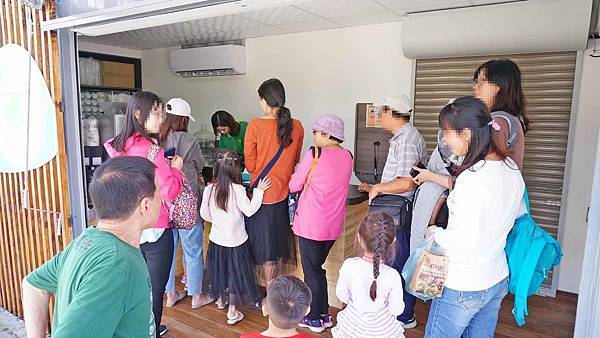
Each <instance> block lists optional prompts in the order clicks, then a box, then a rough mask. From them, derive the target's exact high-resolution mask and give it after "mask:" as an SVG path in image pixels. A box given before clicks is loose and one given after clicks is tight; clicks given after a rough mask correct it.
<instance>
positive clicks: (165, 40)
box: [80, 0, 507, 50]
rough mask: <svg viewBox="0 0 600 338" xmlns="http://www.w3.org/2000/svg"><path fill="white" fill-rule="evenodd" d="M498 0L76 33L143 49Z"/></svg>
mask: <svg viewBox="0 0 600 338" xmlns="http://www.w3.org/2000/svg"><path fill="white" fill-rule="evenodd" d="M503 2H507V0H469V1H467V0H316V1H315V0H301V1H294V2H292V3H293V4H292V5H290V2H284V4H285V6H281V7H274V8H267V9H261V10H254V11H252V10H250V11H246V12H242V13H236V14H229V15H224V16H217V17H210V18H203V19H198V20H193V21H188V22H182V23H175V24H169V25H162V26H155V27H151V28H144V29H137V30H132V31H126V32H120V33H114V34H109V35H103V36H96V37H90V36H81V37H80V39H81V40H82V41H86V42H93V43H98V44H104V45H111V46H118V47H126V48H131V49H141V50H143V49H154V48H165V47H176V46H182V45H200V44H207V43H217V42H224V41H233V40H240V39H246V38H253V37H259V36H268V35H279V34H286V33H296V32H305V31H316V30H323V29H332V28H342V27H350V26H361V25H370V24H377V23H384V22H393V21H401V18H402V16H403V15H405V14H406V13H410V12H416V11H428V10H439V9H447V8H456V7H470V6H476V5H487V4H497V3H503Z"/></svg>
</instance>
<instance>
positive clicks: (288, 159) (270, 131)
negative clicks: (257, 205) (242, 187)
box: [244, 118, 304, 204]
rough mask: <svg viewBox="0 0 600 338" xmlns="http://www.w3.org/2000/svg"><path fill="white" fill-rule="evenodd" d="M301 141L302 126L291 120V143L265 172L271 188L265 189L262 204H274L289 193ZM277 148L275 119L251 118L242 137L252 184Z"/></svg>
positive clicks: (302, 139) (300, 148)
mask: <svg viewBox="0 0 600 338" xmlns="http://www.w3.org/2000/svg"><path fill="white" fill-rule="evenodd" d="M303 142H304V128H303V127H302V123H300V121H298V120H296V119H293V123H292V143H291V144H290V145H289V146H288V147H287V148H285V149H284V150H283V152H282V153H281V156H280V157H279V159H278V160H277V162H276V163H275V165H274V166H273V168H272V169H271V171H269V173H268V174H267V177H269V178H270V179H271V181H272V183H271V188H270V189H268V190H267V191H265V195H264V197H263V204H274V203H277V202H281V201H283V200H284V199H286V198H287V196H288V194H289V192H290V190H289V188H288V184H289V182H290V179H291V177H292V174H293V173H294V168H295V167H296V164H297V163H298V161H299V160H300V152H301V151H302V144H303ZM278 149H279V140H278V138H277V121H276V120H275V119H262V118H257V119H254V120H252V121H250V123H249V124H248V128H247V129H246V138H245V140H244V159H245V165H246V169H248V172H249V173H250V175H251V176H252V183H254V180H255V179H256V178H257V177H258V176H259V175H260V173H261V172H262V171H263V169H264V168H265V167H266V166H267V164H268V163H269V162H270V161H271V160H272V159H273V157H275V154H276V153H277V150H278Z"/></svg>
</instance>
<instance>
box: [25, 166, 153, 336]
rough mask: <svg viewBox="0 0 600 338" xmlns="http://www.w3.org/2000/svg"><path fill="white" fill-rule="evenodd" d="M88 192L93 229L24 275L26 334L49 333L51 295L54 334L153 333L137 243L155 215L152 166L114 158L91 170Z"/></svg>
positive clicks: (145, 277)
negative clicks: (93, 214) (52, 299)
mask: <svg viewBox="0 0 600 338" xmlns="http://www.w3.org/2000/svg"><path fill="white" fill-rule="evenodd" d="M89 189H90V196H91V199H92V203H93V205H94V209H95V211H96V215H97V216H98V219H99V221H98V225H97V226H96V228H88V229H87V230H86V231H85V232H84V233H83V234H81V235H80V236H79V237H77V238H76V239H75V240H74V241H73V242H72V243H71V244H70V245H69V246H67V248H66V249H65V250H64V251H62V252H60V253H59V254H57V255H56V256H54V257H53V258H51V259H50V260H49V261H48V262H46V263H45V264H44V265H42V266H41V267H39V268H38V269H37V270H35V271H33V272H32V273H30V274H29V275H28V276H27V277H25V279H23V307H24V314H25V316H24V317H25V327H26V329H27V336H28V337H29V338H42V337H46V327H47V318H48V301H49V299H50V294H51V293H53V294H55V296H56V301H55V307H54V319H53V321H52V329H51V331H52V337H53V338H60V337H94V338H95V337H98V338H100V337H123V338H125V337H127V338H130V337H139V338H141V337H144V338H147V337H155V336H156V335H155V331H156V329H155V324H154V318H153V316H152V300H151V294H150V292H151V291H150V290H151V287H150V276H149V275H148V268H147V267H146V263H145V261H144V258H143V257H142V253H141V251H140V248H139V241H140V235H141V233H142V230H144V229H146V228H150V227H152V225H153V224H155V223H156V221H157V219H158V215H159V213H160V205H161V199H160V195H159V189H157V183H156V180H155V176H154V164H152V162H150V161H148V160H147V159H145V158H143V157H134V156H131V157H129V156H123V157H117V158H114V159H111V160H109V161H107V162H106V163H104V164H103V165H102V166H100V167H99V168H98V169H96V172H95V174H94V179H93V180H92V183H91V184H90V187H89Z"/></svg>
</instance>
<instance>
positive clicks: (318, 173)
mask: <svg viewBox="0 0 600 338" xmlns="http://www.w3.org/2000/svg"><path fill="white" fill-rule="evenodd" d="M312 162H313V153H312V151H311V150H309V151H307V152H306V153H305V154H304V157H303V158H302V161H300V164H298V168H297V169H296V172H295V173H294V174H293V175H292V179H291V181H290V184H289V187H290V191H291V192H297V191H300V190H303V188H304V183H305V182H306V177H307V176H308V172H309V171H310V168H311V166H312ZM351 175H352V155H351V154H350V152H349V151H348V150H346V149H343V148H340V149H336V148H322V149H321V156H320V157H319V159H318V161H317V166H316V167H315V170H314V171H313V174H312V178H311V181H310V185H309V186H308V189H305V190H304V191H303V192H302V195H301V196H300V200H299V202H298V208H297V209H296V215H295V216H294V227H293V230H294V233H295V234H296V235H297V236H300V237H304V238H307V239H312V240H314V241H332V240H333V241H334V240H337V239H338V238H339V237H340V235H341V234H342V231H343V230H344V218H345V216H346V199H347V198H348V190H349V188H350V176H351Z"/></svg>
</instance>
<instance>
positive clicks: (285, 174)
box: [244, 79, 304, 284]
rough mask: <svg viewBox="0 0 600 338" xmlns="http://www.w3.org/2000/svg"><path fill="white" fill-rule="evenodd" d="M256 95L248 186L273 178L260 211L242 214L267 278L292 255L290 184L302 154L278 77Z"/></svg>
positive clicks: (247, 152) (247, 154)
mask: <svg viewBox="0 0 600 338" xmlns="http://www.w3.org/2000/svg"><path fill="white" fill-rule="evenodd" d="M258 96H259V97H260V106H261V108H262V110H263V112H264V116H262V117H259V118H255V119H253V120H252V121H250V123H249V124H248V128H247V129H246V138H245V141H244V158H245V161H246V169H247V170H248V172H249V173H250V175H251V176H252V182H251V184H252V186H254V185H255V182H257V181H258V179H259V177H261V176H266V177H268V178H270V179H271V188H270V189H269V190H267V191H265V195H264V197H263V202H262V206H261V207H260V209H259V210H258V212H257V213H256V214H254V215H253V216H252V217H249V218H248V219H247V220H246V230H247V232H248V238H249V241H250V247H251V249H252V254H253V258H254V263H255V264H256V265H261V266H262V268H263V272H264V277H265V282H266V283H267V284H268V283H269V282H270V281H271V280H272V279H274V278H275V277H277V276H278V275H279V274H281V273H282V271H283V264H284V263H285V262H289V261H294V259H295V241H294V235H293V233H292V230H291V228H290V222H289V213H288V200H287V198H288V194H289V188H288V184H289V182H290V179H291V177H292V173H293V172H294V167H295V166H296V164H297V163H298V161H299V160H300V152H301V150H302V143H303V142H304V128H303V127H302V124H301V123H300V121H298V120H296V119H292V116H291V113H290V110H289V109H288V108H286V107H285V89H284V87H283V84H282V83H281V81H279V80H278V79H269V80H266V81H265V82H263V83H262V84H261V85H260V87H259V88H258ZM270 164H271V165H270ZM269 167H270V169H269ZM266 169H267V170H266Z"/></svg>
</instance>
